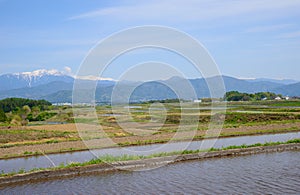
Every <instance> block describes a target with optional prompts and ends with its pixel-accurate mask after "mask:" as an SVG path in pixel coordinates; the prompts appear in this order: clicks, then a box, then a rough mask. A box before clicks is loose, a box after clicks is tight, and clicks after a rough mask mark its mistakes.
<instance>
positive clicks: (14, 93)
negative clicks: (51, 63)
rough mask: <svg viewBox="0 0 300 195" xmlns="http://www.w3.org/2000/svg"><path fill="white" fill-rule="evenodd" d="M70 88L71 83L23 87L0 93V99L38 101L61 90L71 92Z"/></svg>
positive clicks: (56, 82) (55, 82)
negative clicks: (16, 98) (10, 98)
mask: <svg viewBox="0 0 300 195" xmlns="http://www.w3.org/2000/svg"><path fill="white" fill-rule="evenodd" d="M72 88H73V84H72V83H66V82H62V81H54V82H51V83H47V84H44V85H39V86H35V87H25V88H20V89H12V90H7V91H0V99H4V98H8V97H18V98H30V99H40V97H42V96H46V95H48V94H51V93H55V92H58V91H61V90H70V91H71V90H72Z"/></svg>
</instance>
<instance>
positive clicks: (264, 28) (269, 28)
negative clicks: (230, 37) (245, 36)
mask: <svg viewBox="0 0 300 195" xmlns="http://www.w3.org/2000/svg"><path fill="white" fill-rule="evenodd" d="M291 26H294V25H293V24H278V25H267V26H256V27H253V28H249V29H247V30H245V33H258V32H269V31H276V30H280V29H286V28H288V27H291Z"/></svg>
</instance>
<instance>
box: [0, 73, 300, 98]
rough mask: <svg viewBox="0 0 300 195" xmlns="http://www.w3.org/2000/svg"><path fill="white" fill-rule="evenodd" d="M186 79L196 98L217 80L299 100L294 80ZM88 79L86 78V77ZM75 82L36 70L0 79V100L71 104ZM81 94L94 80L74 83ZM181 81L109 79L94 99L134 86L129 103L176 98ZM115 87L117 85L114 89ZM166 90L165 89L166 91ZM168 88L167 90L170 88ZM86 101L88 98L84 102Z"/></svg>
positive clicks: (235, 88) (229, 87)
mask: <svg viewBox="0 0 300 195" xmlns="http://www.w3.org/2000/svg"><path fill="white" fill-rule="evenodd" d="M221 77H222V78H220V76H218V77H210V78H206V79H204V78H197V79H189V80H188V81H189V83H190V84H191V86H192V87H193V89H194V90H195V93H196V96H197V97H198V98H203V97H210V96H211V95H210V91H209V89H208V85H207V83H210V84H212V85H217V84H218V83H217V82H218V81H219V79H223V81H224V84H225V88H226V91H239V92H245V93H256V92H267V91H268V92H274V93H277V94H282V95H284V96H300V82H299V81H295V80H288V79H286V80H274V79H238V78H234V77H229V76H221ZM87 78H89V77H87ZM74 81H75V78H74V77H72V76H69V75H66V74H64V73H62V72H59V71H56V70H36V71H33V72H23V73H13V74H4V75H0V99H4V98H8V97H21V98H30V99H45V100H48V101H50V102H52V103H63V102H72V90H73V83H74ZM76 82H77V83H78V84H79V88H80V87H81V88H80V90H81V91H82V92H81V96H82V100H81V101H82V102H84V101H85V97H87V94H88V93H89V92H90V90H89V89H88V88H89V86H93V84H94V83H95V80H91V79H90V80H89V79H77V80H76ZM185 82H186V80H185V79H183V78H180V77H172V78H170V79H168V80H158V81H149V82H132V81H130V82H129V81H120V82H117V81H114V80H111V79H106V80H105V79H99V80H97V88H96V92H95V98H96V101H97V102H108V101H110V99H111V94H112V92H113V90H114V87H115V86H117V89H118V90H119V92H118V96H119V97H120V98H121V99H122V98H123V97H122V95H123V94H124V93H125V92H126V90H129V89H130V88H131V87H132V86H137V87H136V89H135V90H134V91H133V93H132V94H131V97H130V99H131V100H132V101H147V100H157V99H173V98H177V95H176V93H175V92H176V90H175V91H173V90H172V89H171V88H177V89H179V88H181V89H184V88H186V86H184V83H185ZM116 84H118V85H116ZM87 86H88V87H87ZM168 86H169V87H168ZM170 86H171V88H170ZM179 93H181V94H183V96H180V97H184V98H185V99H189V98H192V97H194V96H192V95H191V94H186V93H184V91H183V92H179ZM87 99H88V98H87Z"/></svg>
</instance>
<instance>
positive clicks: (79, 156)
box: [0, 132, 300, 173]
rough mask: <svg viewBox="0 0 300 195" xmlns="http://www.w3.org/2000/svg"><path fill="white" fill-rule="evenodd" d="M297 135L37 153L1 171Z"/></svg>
mask: <svg viewBox="0 0 300 195" xmlns="http://www.w3.org/2000/svg"><path fill="white" fill-rule="evenodd" d="M295 138H300V132H296V133H283V134H269V135H258V136H240V137H230V138H220V139H217V140H215V139H208V140H205V141H193V142H191V143H189V142H176V143H169V144H152V145H145V146H131V147H123V148H108V149H97V150H91V151H92V152H91V151H80V152H73V153H62V154H51V155H47V156H35V157H27V158H16V159H8V160H0V170H1V171H3V172H6V173H7V172H12V171H18V170H20V169H25V170H31V169H33V168H42V167H53V166H58V165H59V164H61V163H65V164H67V163H70V162H85V161H89V160H91V159H93V158H95V157H96V156H97V157H99V156H103V155H107V154H109V155H113V156H118V155H124V154H128V155H150V154H153V153H159V152H172V151H181V150H182V148H185V146H188V147H187V148H186V149H187V150H197V149H208V148H211V147H212V146H213V147H214V148H222V147H226V146H232V145H242V144H247V145H250V144H255V143H266V142H277V141H281V142H284V141H287V140H291V139H295Z"/></svg>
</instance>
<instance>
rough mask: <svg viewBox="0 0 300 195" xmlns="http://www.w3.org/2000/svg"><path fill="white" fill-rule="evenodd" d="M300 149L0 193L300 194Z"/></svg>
mask: <svg viewBox="0 0 300 195" xmlns="http://www.w3.org/2000/svg"><path fill="white" fill-rule="evenodd" d="M299 183H300V152H299V151H298V152H296V151H290V152H281V153H265V154H256V155H248V156H238V157H226V158H219V159H206V160H198V161H186V162H182V163H176V164H171V165H167V166H164V167H161V168H158V169H154V170H150V171H141V172H136V171H135V172H116V173H110V174H98V175H89V176H77V177H73V178H67V179H60V180H50V181H43V182H38V183H27V184H22V185H17V186H15V185H12V186H6V187H5V188H3V189H0V193H1V194H20V193H21V194H49V193H51V194H299V193H300V185H299Z"/></svg>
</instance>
